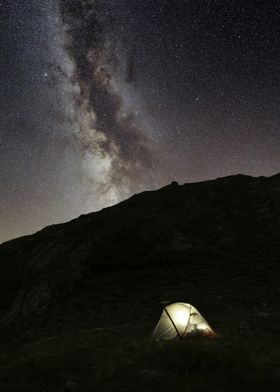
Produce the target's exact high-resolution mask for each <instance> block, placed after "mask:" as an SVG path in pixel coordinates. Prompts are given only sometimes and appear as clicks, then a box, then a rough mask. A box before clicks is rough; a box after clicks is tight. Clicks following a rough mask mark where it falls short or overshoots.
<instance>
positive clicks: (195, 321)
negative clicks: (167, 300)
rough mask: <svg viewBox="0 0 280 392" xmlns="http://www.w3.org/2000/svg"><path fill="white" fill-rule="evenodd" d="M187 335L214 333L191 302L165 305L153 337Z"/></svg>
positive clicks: (171, 337)
mask: <svg viewBox="0 0 280 392" xmlns="http://www.w3.org/2000/svg"><path fill="white" fill-rule="evenodd" d="M188 335H204V336H214V335H215V333H214V331H213V330H212V328H211V327H210V326H209V324H208V323H207V322H206V320H205V319H204V318H203V317H202V316H201V314H200V313H199V312H198V310H197V309H196V308H195V307H194V306H192V305H191V304H186V303H183V302H177V303H174V304H170V305H168V306H166V307H165V308H164V310H163V312H162V315H161V318H160V320H159V322H158V324H157V326H156V328H155V330H154V332H153V338H154V339H176V338H178V339H179V338H185V337H187V336H188Z"/></svg>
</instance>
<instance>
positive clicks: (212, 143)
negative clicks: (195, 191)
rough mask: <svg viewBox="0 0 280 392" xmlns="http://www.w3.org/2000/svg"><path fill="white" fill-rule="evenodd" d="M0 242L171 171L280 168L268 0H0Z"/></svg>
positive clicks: (156, 181)
mask: <svg viewBox="0 0 280 392" xmlns="http://www.w3.org/2000/svg"><path fill="white" fill-rule="evenodd" d="M0 18H1V21H0V22H1V23H0V37H1V43H0V79H1V80H0V89H1V91H0V114H1V122H0V174H1V175H0V190H1V191H0V222H1V224H0V242H1V241H4V240H7V239H10V238H13V237H16V236H20V235H24V234H28V233H32V232H34V231H36V230H38V229H40V228H42V227H44V226H46V225H49V224H53V223H58V222H63V221H66V220H69V219H72V218H74V217H76V216H78V215H80V214H83V213H88V212H90V211H95V210H99V209H101V208H103V207H106V206H108V205H111V204H114V203H117V202H118V201H120V200H123V199H125V198H126V197H129V195H131V194H133V193H136V192H140V191H142V190H147V189H154V188H157V187H160V186H163V185H165V184H167V183H169V182H171V181H173V180H176V181H178V182H180V183H184V182H192V181H201V180H205V179H211V178H215V177H219V176H225V175H230V174H236V173H240V172H241V173H244V174H250V175H256V176H258V175H271V174H274V173H277V172H279V171H280V133H279V123H280V118H279V117H280V115H279V113H280V112H279V105H280V94H279V91H280V73H279V58H280V42H279V25H280V5H279V2H278V1H270V0H269V1H266V2H257V1H253V0H246V1H245V0H236V1H224V0H221V1H219V0H215V1H214V0H213V1H212V0H188V1H184V0H174V1H167V0H162V1H158V0H145V1H143V0H103V1H101V0H53V1H49V0H28V1H27V0H6V1H5V2H3V1H2V2H0Z"/></svg>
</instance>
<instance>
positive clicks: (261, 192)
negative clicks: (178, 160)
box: [0, 175, 280, 392]
mask: <svg viewBox="0 0 280 392" xmlns="http://www.w3.org/2000/svg"><path fill="white" fill-rule="evenodd" d="M279 260H280V175H277V176H273V177H270V178H264V177H260V178H253V177H248V176H242V175H238V176H232V177H227V178H222V179H217V180H215V181H207V182H203V183H197V184H186V185H183V186H179V185H176V184H171V185H169V186H167V187H165V188H163V189H161V190H158V191H154V192H144V193H142V194H139V195H136V196H134V197H132V198H131V199H129V200H127V201H125V202H123V203H120V204H119V205H117V206H114V207H111V208H107V209H104V210H103V211H101V212H98V213H92V214H89V215H85V216H81V217H80V218H78V219H76V220H74V221H71V222H69V223H66V224H62V225H55V226H51V227H48V228H45V229H44V230H42V231H40V232H38V233H36V234H34V235H32V236H28V237H23V238H19V239H17V240H13V241H10V242H7V243H5V244H3V245H2V246H0V272H1V273H0V323H1V324H0V325H1V329H0V331H1V334H0V335H1V341H0V342H1V348H0V390H1V392H2V391H3V392H4V391H11V392H12V391H13V392H18V391H42V392H44V391H46V392H47V391H63V390H65V388H66V387H65V385H66V384H67V382H68V381H69V380H71V381H73V382H75V383H76V384H78V385H79V388H80V390H82V391H93V390H94V391H123V390H128V391H157V390H161V391H165V390H166V391H167V390H169V391H170V390H172V391H191V392H193V391H205V390H206V388H207V389H208V390H215V391H254V392H257V391H259V392H261V391H279V390H280V387H279V385H280V340H279V333H278V329H279V325H280V307H279V303H280V301H279V296H280V280H279V278H280V264H279ZM163 300H169V301H171V302H173V301H174V302H175V301H183V302H190V303H192V304H193V305H194V306H195V307H197V308H198V310H199V311H200V312H201V313H202V315H203V316H205V318H206V320H207V321H208V322H209V323H210V324H211V326H212V327H213V328H214V329H215V331H216V332H217V333H218V335H219V337H218V338H217V339H211V340H205V339H198V338H196V339H194V338H192V339H187V340H185V341H178V342H168V343H166V342H165V343H162V342H160V343H151V342H150V340H149V336H150V333H151V331H152V329H153V328H154V326H155V324H156V323H157V321H158V319H159V317H160V314H161V311H162V305H161V301H163ZM68 384H69V383H68ZM70 384H71V383H70ZM70 384H69V388H70V387H71V386H70ZM72 387H73V388H74V386H73V385H72ZM69 388H68V389H69ZM66 389H67V388H66ZM69 390H71V389H69Z"/></svg>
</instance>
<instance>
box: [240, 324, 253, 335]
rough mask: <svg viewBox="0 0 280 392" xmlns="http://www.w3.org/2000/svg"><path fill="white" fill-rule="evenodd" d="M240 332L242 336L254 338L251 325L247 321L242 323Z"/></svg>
mask: <svg viewBox="0 0 280 392" xmlns="http://www.w3.org/2000/svg"><path fill="white" fill-rule="evenodd" d="M239 330H240V332H241V334H242V335H246V336H253V331H252V330H251V327H250V325H249V324H248V323H247V322H246V321H240V323H239Z"/></svg>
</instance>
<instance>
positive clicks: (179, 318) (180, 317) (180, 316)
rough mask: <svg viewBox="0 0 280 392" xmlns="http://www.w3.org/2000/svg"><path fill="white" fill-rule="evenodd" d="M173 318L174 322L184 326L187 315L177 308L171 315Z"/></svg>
mask: <svg viewBox="0 0 280 392" xmlns="http://www.w3.org/2000/svg"><path fill="white" fill-rule="evenodd" d="M173 320H174V322H175V324H179V325H181V326H182V327H185V326H186V324H187V322H188V317H187V314H186V312H182V311H180V310H177V311H176V313H175V314H174V316H173Z"/></svg>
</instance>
